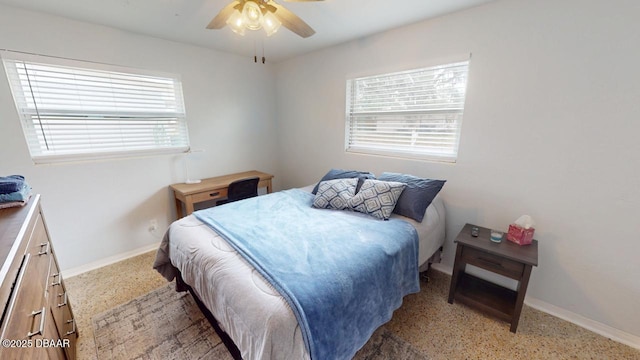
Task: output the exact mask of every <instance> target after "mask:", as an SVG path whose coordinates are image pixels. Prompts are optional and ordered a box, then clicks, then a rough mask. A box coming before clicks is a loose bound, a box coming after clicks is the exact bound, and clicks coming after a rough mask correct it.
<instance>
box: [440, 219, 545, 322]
mask: <svg viewBox="0 0 640 360" xmlns="http://www.w3.org/2000/svg"><path fill="white" fill-rule="evenodd" d="M473 226H476V225H471V224H466V225H465V226H464V227H463V228H462V230H461V231H460V233H459V234H458V237H456V239H455V242H456V243H457V248H456V260H455V264H454V265H453V275H452V276H451V287H450V289H449V304H453V300H454V299H455V300H457V301H460V302H461V303H464V304H467V305H469V306H472V307H475V308H477V309H479V310H481V311H483V312H485V313H487V314H490V315H493V316H496V317H498V318H501V319H503V320H506V321H509V322H511V329H510V330H511V332H513V333H515V332H516V329H517V328H518V321H519V320H520V312H521V311H522V304H523V302H524V296H525V294H526V293H527V285H529V277H530V276H531V269H532V267H533V266H537V265H538V241H537V240H533V241H532V242H531V244H530V245H523V246H520V245H518V244H515V243H512V242H511V241H508V240H507V238H506V233H505V236H504V238H503V239H502V242H501V243H494V242H492V241H491V240H490V232H491V230H490V229H487V228H483V227H481V226H477V227H478V229H480V233H479V235H478V237H473V236H471V228H472V227H473ZM466 264H471V265H474V266H477V267H479V268H482V269H485V270H488V271H491V272H493V273H496V274H500V275H503V276H506V277H509V278H511V279H515V280H517V281H518V290H517V291H514V290H511V289H509V288H505V287H503V286H500V285H497V284H494V283H492V282H489V281H486V280H483V279H480V278H478V277H476V276H473V275H471V274H468V273H466V272H465V265H466Z"/></svg>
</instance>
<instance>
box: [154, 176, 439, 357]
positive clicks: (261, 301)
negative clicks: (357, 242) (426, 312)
mask: <svg viewBox="0 0 640 360" xmlns="http://www.w3.org/2000/svg"><path fill="white" fill-rule="evenodd" d="M311 188H312V187H307V188H302V189H291V190H287V191H284V192H278V193H273V194H269V195H266V196H260V197H258V198H254V199H249V200H245V201H243V202H240V203H245V202H246V204H240V205H237V207H238V208H242V206H250V207H251V208H262V209H263V210H264V211H266V212H268V213H269V214H271V213H273V211H274V208H275V206H274V203H268V201H269V200H270V199H271V197H273V198H277V197H278V196H284V198H286V199H288V198H296V199H300V200H299V201H302V203H303V204H304V205H305V206H306V205H308V204H310V203H309V201H313V197H314V196H313V195H312V194H311V193H310V191H311ZM296 201H298V200H296ZM252 202H253V203H252ZM275 203H276V204H281V203H283V199H282V198H277V199H276V200H275ZM230 205H233V204H229V205H225V206H223V207H229V209H230V210H229V213H227V216H229V214H233V213H231V212H230V211H233V209H231V208H232V206H230ZM223 207H219V208H223ZM307 207H309V206H307ZM313 210H314V211H316V212H314V213H313V216H317V214H323V215H325V214H328V215H327V216H329V217H331V216H336V218H334V219H338V220H329V222H332V221H334V222H339V221H342V220H341V219H343V218H349V221H351V219H352V218H362V219H365V218H367V217H368V216H367V215H364V214H359V213H355V212H345V211H338V210H320V209H313ZM216 211H218V212H217V213H216V212H215V211H212V212H208V211H207V210H203V211H201V212H196V213H194V214H192V215H190V216H187V217H185V218H182V219H180V220H178V221H176V222H174V223H173V224H171V226H170V227H169V229H168V231H167V233H166V235H165V237H164V238H163V240H162V243H161V245H160V248H159V250H158V253H157V257H156V261H155V263H154V268H155V269H156V270H158V271H159V272H160V273H161V274H162V275H163V276H164V277H165V278H166V279H167V280H169V281H171V280H173V279H174V278H175V279H177V280H178V282H179V283H182V282H184V283H185V284H186V285H188V287H189V288H190V290H191V291H192V293H193V295H194V296H195V297H196V300H197V301H198V302H199V303H200V304H203V305H204V306H205V307H206V310H208V312H210V314H211V315H213V317H214V318H215V321H216V322H217V325H218V326H219V328H220V329H221V330H222V331H224V332H225V333H226V334H228V336H229V337H230V339H232V341H233V343H234V344H235V345H236V346H237V348H238V349H239V351H240V354H241V356H242V358H244V359H285V358H288V359H311V358H314V359H315V358H334V357H335V358H350V357H351V356H352V355H353V354H354V353H355V351H357V350H358V349H359V348H360V347H362V346H363V345H364V343H366V340H367V339H368V338H369V337H370V336H371V334H372V333H373V331H374V330H375V328H377V327H379V326H380V325H382V324H383V323H385V322H387V321H388V320H390V318H391V314H392V313H393V311H394V310H396V309H397V308H398V307H399V306H400V304H401V302H402V298H403V297H404V296H405V295H406V294H409V293H413V292H417V291H419V285H418V288H417V289H416V287H415V283H414V284H412V285H407V286H406V287H405V289H404V290H402V291H403V293H401V294H395V295H394V298H393V300H391V301H390V304H389V305H388V308H387V309H385V310H384V311H380V314H377V313H374V314H367V315H365V316H360V318H362V317H364V318H367V319H368V318H375V319H374V320H372V321H373V323H372V324H367V325H366V326H363V328H364V330H362V331H359V330H356V331H354V329H350V330H349V331H348V334H351V333H354V332H355V333H359V334H358V336H356V338H352V337H351V336H350V335H349V336H346V335H345V334H346V333H345V334H339V333H336V331H335V330H330V332H332V334H329V337H328V339H329V340H327V341H330V343H329V344H328V345H329V346H328V347H329V348H330V349H324V348H323V347H322V346H321V345H322V344H321V345H314V343H310V341H311V340H310V339H309V338H310V337H311V336H312V335H313V336H314V337H316V338H317V337H320V336H321V335H322V334H318V332H319V331H320V332H322V331H324V332H326V330H325V329H324V328H325V326H326V328H327V329H330V327H331V326H334V325H333V323H335V322H340V321H341V320H340V318H337V319H333V320H330V321H329V323H323V324H322V327H321V328H322V329H321V330H318V329H317V328H316V329H315V330H313V329H312V330H310V328H313V323H312V324H306V323H304V322H303V320H301V318H300V316H301V315H300V312H301V311H307V312H309V313H310V312H311V311H308V310H307V309H303V310H300V309H298V308H297V306H298V305H297V304H293V305H292V302H291V301H292V300H291V298H290V297H291V294H290V293H288V292H287V291H288V289H284V290H283V288H282V287H281V286H280V285H279V283H278V282H276V283H275V284H274V282H273V279H271V278H270V275H269V273H268V274H265V273H264V272H263V270H262V269H261V268H260V266H257V265H256V264H255V263H254V259H252V258H251V256H249V257H248V258H247V257H245V256H246V254H245V256H243V255H241V254H240V253H243V252H244V251H245V249H244V248H238V245H237V244H235V243H233V242H231V241H229V237H230V236H233V234H232V235H230V234H229V233H228V232H231V233H233V231H227V230H226V228H225V230H221V229H217V230H214V228H212V227H211V224H208V223H207V222H208V220H211V219H213V220H211V221H214V222H215V221H216V220H215V219H220V218H224V216H225V214H224V213H220V212H219V211H220V209H218V210H216ZM305 211H306V210H305ZM266 212H265V213H266ZM321 212H324V213H321ZM239 214H241V213H239ZM207 216H208V218H207ZM244 216H245V215H243V214H241V215H237V216H236V218H238V219H242V220H241V221H239V223H242V222H243V221H245V220H244ZM256 216H257V217H260V218H261V217H263V216H262V215H256ZM288 216H290V215H288ZM305 216H306V215H299V216H297V218H303V217H305ZM231 217H232V218H233V216H231ZM280 218H281V216H279V215H278V216H274V217H273V218H270V219H269V220H267V222H268V223H275V222H277V221H279V219H280ZM299 221H302V220H300V219H296V220H295V221H290V220H287V224H289V225H290V226H289V227H292V228H295V227H298V226H294V225H295V224H298V223H299ZM354 221H371V220H370V219H369V220H361V219H356V220H354ZM374 221H375V223H374ZM374 221H371V222H370V223H369V224H371V225H366V226H365V227H368V228H371V226H383V227H384V226H387V225H386V224H392V223H396V224H400V225H399V226H400V227H402V226H405V227H408V228H411V231H412V232H413V233H415V236H416V241H417V244H416V247H417V249H415V258H417V264H413V266H415V274H414V275H415V277H416V278H417V276H418V274H417V272H418V268H419V269H420V270H426V268H427V267H428V266H429V264H430V263H431V262H433V261H434V259H435V258H438V255H439V249H441V247H442V244H443V243H444V238H445V211H444V205H443V202H442V200H441V199H440V197H439V196H436V197H435V198H434V199H433V201H432V202H431V204H430V205H429V206H428V207H427V209H426V212H425V216H424V220H423V221H422V222H417V221H415V220H412V219H409V218H406V217H403V216H399V215H395V214H394V215H392V216H391V220H389V221H388V222H386V221H379V220H374ZM283 223H284V222H283ZM300 224H302V223H301V222H300ZM403 224H404V225H403ZM407 224H410V226H408V225H407ZM274 226H275V227H280V228H282V227H284V226H283V225H282V224H275V225H274ZM301 226H303V227H304V225H301ZM340 226H341V225H340ZM265 227H266V228H268V227H269V226H268V225H267V226H265ZM247 229H249V230H247V231H248V232H249V235H250V236H252V237H253V238H254V239H262V237H263V236H265V233H266V232H265V231H264V230H262V229H261V228H259V227H255V226H251V227H247ZM371 229H373V228H371ZM380 229H382V228H380ZM269 231H273V229H271V230H269ZM287 231H288V230H287ZM359 231H360V230H358V231H356V232H359ZM373 231H374V232H376V233H384V230H373ZM397 231H398V230H394V233H395V232H397ZM403 231H404V230H403ZM328 232H330V231H328ZM351 233H353V231H352V232H351ZM287 234H288V232H287ZM367 236H369V235H367ZM386 236H387V237H389V236H388V234H387V235H386ZM409 237H410V236H409ZM327 241H329V240H327ZM367 241H368V240H367ZM257 242H259V241H257ZM389 243H392V244H393V243H395V241H389ZM251 246H253V245H251ZM305 246H307V245H305ZM376 246H377V245H376ZM384 246H386V245H384ZM394 246H395V245H394ZM409 247H410V246H409ZM393 251H395V250H393ZM329 252H331V251H329ZM333 252H334V253H336V254H341V255H342V253H343V251H342V249H341V248H336V249H335V250H334V251H333ZM367 256H368V255H367ZM412 256H413V255H412ZM358 257H362V255H358ZM415 258H414V260H412V261H405V262H415ZM406 259H410V257H409V258H406ZM406 259H405V260H406ZM438 260H439V259H438ZM311 261H313V259H312V260H311ZM323 261H324V260H323ZM372 262H374V261H372ZM349 263H350V261H349ZM313 264H314V265H312V267H313V269H315V270H317V271H319V272H320V273H322V272H323V269H324V267H325V266H318V262H315V263H313ZM398 264H401V263H400V262H398V263H394V265H384V266H387V267H393V268H395V267H396V265H398ZM370 266H371V265H370V264H369V260H367V262H364V263H362V264H361V265H353V266H351V267H356V271H360V270H359V269H360V267H362V271H361V272H362V274H361V276H362V279H365V280H363V281H364V282H375V281H371V279H377V278H378V277H384V276H381V275H380V274H383V273H386V271H371V269H375V267H373V268H371V267H370ZM398 266H400V265H398ZM403 266H404V265H403ZM365 268H366V269H365ZM315 270H314V271H315ZM283 272H285V271H284V270H283ZM376 272H377V274H375V273H376ZM405 272H407V271H406V270H405ZM409 272H412V271H411V270H410V271H409ZM371 273H374V274H373V275H371ZM368 275H370V276H373V277H372V278H371V279H369V278H366V276H368ZM284 276H285V277H286V276H287V274H285V275H284ZM316 276H317V277H318V279H321V278H322V276H323V275H313V276H312V278H314V279H315V277H316ZM411 276H413V275H411ZM411 276H410V277H411ZM267 278H268V279H267ZM334 278H336V277H334ZM337 278H339V276H338V277H337ZM358 278H360V275H358ZM405 280H406V279H405ZM405 280H393V279H392V280H391V281H396V282H402V281H405ZM318 281H322V280H318ZM349 281H353V280H349ZM312 282H313V281H309V280H308V279H307V280H305V282H303V283H302V286H303V287H305V288H306V286H307V285H309V286H311V285H313V284H310V283H312ZM407 282H409V281H407ZM349 286H350V287H351V286H353V287H356V285H349ZM343 287H344V286H343ZM387 287H389V286H387ZM391 287H394V286H391ZM320 288H322V287H317V286H316V287H313V288H312V289H313V291H315V292H316V293H317V294H318V295H317V299H318V300H315V301H312V302H316V303H318V304H320V305H318V306H320V309H319V310H317V311H318V312H327V313H330V312H334V313H336V312H337V313H339V314H342V312H346V311H347V310H345V309H342V308H339V307H338V308H334V307H333V306H334V305H333V304H332V305H331V306H328V305H326V303H327V301H324V300H322V296H323V294H321V293H322V291H318V289H320ZM182 290H184V289H182ZM328 292H329V291H328ZM367 292H368V291H367ZM357 297H358V298H359V297H363V298H366V294H358V295H357ZM376 297H377V296H376ZM312 300H313V299H312ZM367 301H369V300H367ZM294 302H295V300H294ZM316 305H317V304H316ZM314 311H315V310H314ZM349 311H350V310H349ZM340 316H342V315H340ZM345 316H346V315H345ZM360 318H358V319H360ZM305 321H306V320H305ZM309 321H311V322H317V321H319V320H315V318H313V319H311V320H309ZM358 321H360V320H357V321H355V320H354V321H353V322H354V323H357V322H358ZM347 325H348V324H347ZM337 326H341V325H340V324H338V325H337ZM314 331H315V332H314ZM360 332H362V333H361V334H360ZM324 335H327V334H324ZM331 338H333V339H331ZM343 343H348V344H346V345H345V344H343ZM343 345H344V346H346V347H347V348H346V349H338V350H336V351H339V353H332V352H327V351H334V350H335V349H333V348H334V347H335V348H340V347H342V346H343ZM325 347H327V346H325ZM319 349H322V351H320V350H319ZM323 351H324V352H323ZM311 354H314V355H313V356H312V355H311Z"/></svg>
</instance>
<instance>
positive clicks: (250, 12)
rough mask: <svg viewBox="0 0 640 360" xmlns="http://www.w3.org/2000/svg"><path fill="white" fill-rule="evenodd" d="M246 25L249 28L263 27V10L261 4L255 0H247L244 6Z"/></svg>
mask: <svg viewBox="0 0 640 360" xmlns="http://www.w3.org/2000/svg"><path fill="white" fill-rule="evenodd" d="M242 18H243V20H244V25H245V26H246V28H247V29H249V30H260V28H261V27H262V24H261V23H262V11H261V10H260V6H259V5H258V4H256V3H254V2H253V1H247V2H246V3H245V4H244V7H243V8H242Z"/></svg>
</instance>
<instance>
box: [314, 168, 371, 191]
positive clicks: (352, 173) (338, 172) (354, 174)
mask: <svg viewBox="0 0 640 360" xmlns="http://www.w3.org/2000/svg"><path fill="white" fill-rule="evenodd" d="M375 178H376V177H375V175H373V174H372V173H370V172H365V171H356V170H342V169H331V170H329V172H328V173H326V174H325V175H324V176H323V177H322V179H320V181H319V182H318V183H317V184H316V186H315V187H314V188H313V191H312V192H311V193H312V194H314V195H315V194H316V193H317V192H318V185H320V183H321V182H323V181H327V180H334V179H358V185H357V186H356V194H357V193H358V191H360V187H361V186H362V183H363V182H364V179H375Z"/></svg>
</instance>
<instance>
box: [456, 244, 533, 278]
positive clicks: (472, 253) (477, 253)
mask: <svg viewBox="0 0 640 360" xmlns="http://www.w3.org/2000/svg"><path fill="white" fill-rule="evenodd" d="M462 259H463V260H464V262H466V263H467V264H471V265H475V266H477V267H479V268H483V269H486V270H489V271H493V272H495V273H498V274H500V275H504V276H507V277H510V278H512V279H516V280H519V279H520V277H521V276H522V272H523V271H524V264H522V263H520V262H517V261H513V260H509V259H505V258H503V257H500V256H497V255H493V254H490V253H488V252H484V251H481V250H477V249H474V248H472V247H469V246H465V247H464V249H463V250H462Z"/></svg>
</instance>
